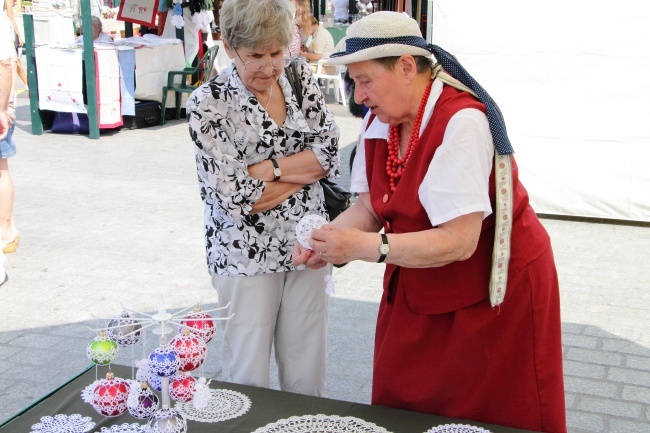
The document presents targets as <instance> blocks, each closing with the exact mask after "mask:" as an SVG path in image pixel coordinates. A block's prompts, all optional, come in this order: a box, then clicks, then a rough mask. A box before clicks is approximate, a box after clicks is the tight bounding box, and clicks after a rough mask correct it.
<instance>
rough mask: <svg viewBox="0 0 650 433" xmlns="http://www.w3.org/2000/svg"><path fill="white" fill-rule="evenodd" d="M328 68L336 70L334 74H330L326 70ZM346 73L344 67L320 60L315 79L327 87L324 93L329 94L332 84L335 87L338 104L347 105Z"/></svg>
mask: <svg viewBox="0 0 650 433" xmlns="http://www.w3.org/2000/svg"><path fill="white" fill-rule="evenodd" d="M326 67H327V68H328V69H329V68H332V69H334V73H331V74H328V73H327V72H326V70H325V68H326ZM344 72H345V69H344V67H343V66H334V65H329V64H328V63H327V59H320V60H319V61H318V66H317V67H316V73H315V74H314V77H315V78H316V79H318V80H320V82H321V83H323V85H324V86H325V91H324V93H329V90H330V84H332V85H333V86H332V87H334V93H335V94H336V102H338V103H342V104H343V105H347V103H346V101H345V82H344V81H343V73H344Z"/></svg>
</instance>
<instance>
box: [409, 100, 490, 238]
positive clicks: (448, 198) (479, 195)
mask: <svg viewBox="0 0 650 433" xmlns="http://www.w3.org/2000/svg"><path fill="white" fill-rule="evenodd" d="M493 157H494V144H493V142H492V134H491V133H490V126H489V124H488V121H487V116H486V115H485V114H484V113H482V112H481V111H480V110H476V109H473V108H468V109H464V110H461V111H459V112H458V113H456V114H455V115H454V116H453V117H452V118H451V120H450V121H449V124H448V125H447V129H446V131H445V135H444V137H443V140H442V144H441V145H440V147H439V148H438V150H437V151H436V153H435V154H434V156H433V159H432V160H431V163H430V164H429V169H428V171H427V174H426V176H425V177H424V180H423V181H422V184H421V185H420V188H419V190H418V194H419V197H420V202H421V203H422V206H423V207H424V209H425V210H426V212H427V215H429V220H430V221H431V224H432V225H433V226H434V227H435V226H437V225H439V224H442V223H445V222H447V221H450V220H452V219H454V218H457V217H459V216H462V215H467V214H470V213H473V212H483V218H486V217H487V216H488V215H490V214H491V213H492V206H491V205H490V196H489V190H488V187H489V181H490V179H489V177H490V172H491V171H492V158H493Z"/></svg>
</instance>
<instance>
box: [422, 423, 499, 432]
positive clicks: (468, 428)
mask: <svg viewBox="0 0 650 433" xmlns="http://www.w3.org/2000/svg"><path fill="white" fill-rule="evenodd" d="M425 433H490V430H485V429H484V428H481V427H474V426H473V425H467V424H445V425H439V426H438V427H434V428H432V429H429V430H427V431H426V432H425Z"/></svg>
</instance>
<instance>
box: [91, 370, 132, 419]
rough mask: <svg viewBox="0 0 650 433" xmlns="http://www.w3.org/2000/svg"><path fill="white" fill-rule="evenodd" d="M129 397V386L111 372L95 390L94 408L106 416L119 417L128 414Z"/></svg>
mask: <svg viewBox="0 0 650 433" xmlns="http://www.w3.org/2000/svg"><path fill="white" fill-rule="evenodd" d="M128 397H129V384H128V383H127V382H126V381H125V380H124V379H120V378H118V377H115V376H114V375H113V373H112V372H110V371H109V372H108V373H106V379H102V380H100V381H99V384H98V385H97V386H96V387H95V389H94V390H93V401H92V406H93V408H94V409H95V410H96V411H97V412H99V413H100V414H102V415H104V416H110V417H113V416H119V415H122V414H123V413H124V412H126V402H127V399H128Z"/></svg>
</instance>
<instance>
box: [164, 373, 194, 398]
mask: <svg viewBox="0 0 650 433" xmlns="http://www.w3.org/2000/svg"><path fill="white" fill-rule="evenodd" d="M195 391H196V379H194V377H192V376H191V375H190V374H189V373H186V372H182V373H178V374H175V375H174V376H172V377H171V378H170V379H169V396H170V397H171V399H172V400H174V401H179V402H181V403H186V402H188V401H191V400H192V399H193V398H194V392H195Z"/></svg>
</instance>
